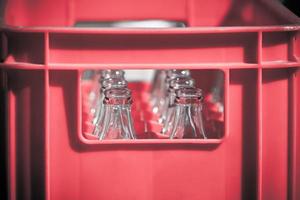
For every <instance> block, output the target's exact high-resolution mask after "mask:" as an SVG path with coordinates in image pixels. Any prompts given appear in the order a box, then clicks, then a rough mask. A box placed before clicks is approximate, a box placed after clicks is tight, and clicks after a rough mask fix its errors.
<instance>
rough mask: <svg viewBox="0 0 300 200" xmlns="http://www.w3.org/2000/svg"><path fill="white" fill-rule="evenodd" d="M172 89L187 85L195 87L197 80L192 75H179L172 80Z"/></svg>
mask: <svg viewBox="0 0 300 200" xmlns="http://www.w3.org/2000/svg"><path fill="white" fill-rule="evenodd" d="M169 85H170V89H174V90H177V89H180V88H185V87H194V85H195V81H194V79H192V78H190V77H177V78H175V79H173V80H171V81H170V84H169Z"/></svg>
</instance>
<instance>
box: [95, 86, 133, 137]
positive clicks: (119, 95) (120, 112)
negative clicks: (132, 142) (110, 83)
mask: <svg viewBox="0 0 300 200" xmlns="http://www.w3.org/2000/svg"><path fill="white" fill-rule="evenodd" d="M104 94H105V98H104V100H103V112H104V116H105V117H103V118H102V119H101V120H100V121H99V123H100V124H101V126H99V128H98V129H97V133H96V135H98V137H99V140H105V139H135V138H136V135H135V131H134V127H133V122H132V117H131V104H132V98H131V92H130V90H128V89H127V88H111V89H108V90H105V92H104Z"/></svg>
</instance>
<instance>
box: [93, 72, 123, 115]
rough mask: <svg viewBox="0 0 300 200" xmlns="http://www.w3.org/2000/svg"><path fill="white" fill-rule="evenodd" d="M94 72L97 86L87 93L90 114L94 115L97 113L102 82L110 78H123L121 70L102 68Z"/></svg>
mask: <svg viewBox="0 0 300 200" xmlns="http://www.w3.org/2000/svg"><path fill="white" fill-rule="evenodd" d="M96 74H97V76H96V77H98V83H97V87H96V88H95V89H96V90H93V91H92V92H91V94H90V95H89V96H91V114H92V115H94V117H95V116H97V114H98V113H97V110H98V105H99V104H100V102H99V97H100V96H101V93H100V92H101V88H102V84H103V83H102V82H103V81H105V80H107V79H111V78H120V79H124V74H125V72H124V71H123V70H102V71H98V72H97V73H96Z"/></svg>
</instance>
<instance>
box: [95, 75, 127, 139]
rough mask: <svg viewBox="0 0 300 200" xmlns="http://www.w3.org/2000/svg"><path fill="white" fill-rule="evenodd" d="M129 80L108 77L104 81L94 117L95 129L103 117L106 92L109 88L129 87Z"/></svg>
mask: <svg viewBox="0 0 300 200" xmlns="http://www.w3.org/2000/svg"><path fill="white" fill-rule="evenodd" d="M127 85H128V82H127V81H126V80H125V79H122V78H108V79H105V80H103V81H102V87H101V89H100V92H99V94H100V96H99V99H98V104H97V105H96V108H95V109H96V111H95V116H94V119H93V122H92V123H93V125H95V129H96V128H97V127H98V126H99V125H100V124H99V120H101V118H102V117H103V114H104V113H103V100H104V97H105V96H104V92H105V90H107V89H111V88H127ZM95 131H96V130H94V132H95ZM94 134H95V133H94Z"/></svg>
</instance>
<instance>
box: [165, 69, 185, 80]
mask: <svg viewBox="0 0 300 200" xmlns="http://www.w3.org/2000/svg"><path fill="white" fill-rule="evenodd" d="M190 75H191V74H190V70H186V69H172V70H168V71H167V79H168V78H169V79H174V78H177V77H189V76H190Z"/></svg>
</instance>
